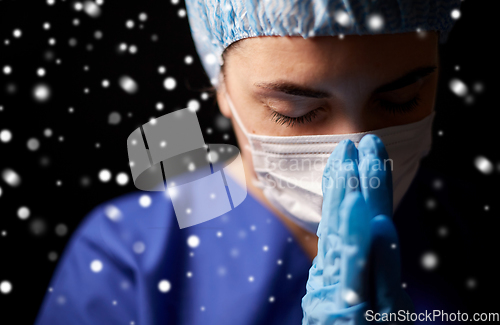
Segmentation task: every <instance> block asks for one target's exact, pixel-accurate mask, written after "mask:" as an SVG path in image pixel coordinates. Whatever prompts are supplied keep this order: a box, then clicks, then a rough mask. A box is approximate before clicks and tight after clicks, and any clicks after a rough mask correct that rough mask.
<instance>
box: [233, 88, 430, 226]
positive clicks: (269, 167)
mask: <svg viewBox="0 0 500 325" xmlns="http://www.w3.org/2000/svg"><path fill="white" fill-rule="evenodd" d="M226 98H227V101H228V103H229V107H230V108H231V111H232V113H233V116H234V118H235V120H236V122H237V123H238V125H239V126H240V128H241V130H242V131H243V133H244V134H245V136H246V137H247V138H248V142H249V144H250V148H248V149H249V150H250V151H251V154H252V159H253V167H254V170H255V173H256V174H257V177H258V180H257V182H256V185H257V186H258V187H260V188H262V190H263V192H264V195H265V196H266V198H267V199H268V200H269V201H270V202H271V204H273V205H274V206H275V207H276V208H277V209H278V210H280V211H281V212H282V213H283V214H284V215H286V216H287V217H288V218H290V219H291V220H292V221H294V222H295V223H297V224H298V225H300V226H301V227H303V228H305V229H307V230H308V231H310V232H312V233H316V230H317V227H318V224H319V221H320V220H321V207H322V203H323V192H322V187H321V184H322V176H323V170H324V169H325V166H326V162H327V160H328V157H329V156H330V154H331V153H332V152H333V150H334V149H335V147H336V146H337V144H338V143H339V142H341V141H342V140H344V139H350V140H351V141H352V142H354V144H355V146H356V147H357V146H358V143H359V141H360V140H361V138H362V137H363V136H364V135H365V134H368V133H370V134H375V135H377V136H378V137H379V138H380V139H381V140H382V142H383V143H384V145H385V148H386V150H387V153H388V155H389V159H390V160H392V166H389V168H388V169H390V167H392V183H393V211H396V209H397V207H398V205H399V202H400V201H401V199H402V198H403V196H404V194H405V193H406V191H407V190H408V188H409V186H410V184H411V182H412V181H413V178H414V177H415V174H416V172H417V170H418V167H419V165H420V160H421V159H422V158H423V157H425V156H426V155H427V154H428V153H429V151H430V148H431V142H432V122H433V120H434V116H435V112H434V111H433V112H432V113H431V114H430V115H429V116H427V117H425V118H424V119H422V120H420V121H418V122H415V123H410V124H404V125H398V126H394V127H388V128H384V129H379V130H374V131H368V132H361V133H352V134H327V135H306V136H266V135H255V134H250V133H249V132H247V130H246V128H245V126H244V125H243V123H242V122H241V119H240V118H239V116H238V113H237V112H236V109H235V108H234V106H233V103H232V101H231V99H230V98H229V95H228V94H227V93H226Z"/></svg>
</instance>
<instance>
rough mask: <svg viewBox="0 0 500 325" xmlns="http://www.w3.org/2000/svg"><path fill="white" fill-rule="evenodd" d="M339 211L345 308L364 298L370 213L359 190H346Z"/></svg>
mask: <svg viewBox="0 0 500 325" xmlns="http://www.w3.org/2000/svg"><path fill="white" fill-rule="evenodd" d="M339 214H340V229H339V233H340V237H341V238H342V251H341V258H340V290H339V294H340V297H339V299H340V303H341V305H342V306H344V307H346V308H347V307H350V306H353V305H357V304H359V303H361V302H362V301H365V300H366V298H367V294H368V292H367V284H368V283H367V276H368V274H367V264H368V256H369V250H370V219H371V216H370V214H369V211H368V206H367V205H366V202H365V199H364V198H363V195H362V194H361V192H353V193H349V194H346V196H345V198H344V200H343V202H342V204H341V205H340V213H339Z"/></svg>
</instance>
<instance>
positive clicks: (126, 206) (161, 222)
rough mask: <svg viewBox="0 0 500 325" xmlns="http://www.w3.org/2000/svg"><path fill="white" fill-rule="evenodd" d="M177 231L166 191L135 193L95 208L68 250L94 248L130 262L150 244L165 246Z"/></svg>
mask: <svg viewBox="0 0 500 325" xmlns="http://www.w3.org/2000/svg"><path fill="white" fill-rule="evenodd" d="M176 228H177V229H178V228H179V226H178V224H177V220H176V218H175V214H174V212H173V208H172V203H171V201H170V199H169V197H168V196H167V195H165V192H132V193H129V194H125V195H122V196H119V197H116V198H114V199H111V200H109V201H106V202H104V203H102V204H99V205H98V206H96V207H95V208H94V209H92V211H90V212H89V213H88V214H87V216H86V217H85V218H84V220H83V221H82V222H81V223H80V225H79V226H78V228H77V230H76V231H75V233H74V234H73V235H72V238H71V240H70V243H69V248H68V249H69V250H72V251H75V250H80V249H82V246H86V247H89V246H91V247H95V248H96V249H99V250H101V251H102V253H105V254H107V255H109V256H112V257H113V258H115V259H119V260H129V261H130V260H131V259H133V256H134V255H139V254H142V253H143V252H144V251H145V247H147V246H148V245H149V244H150V243H153V242H154V243H155V246H158V245H161V243H165V241H166V238H167V237H168V235H169V233H170V232H171V230H172V229H176ZM149 246H152V245H149Z"/></svg>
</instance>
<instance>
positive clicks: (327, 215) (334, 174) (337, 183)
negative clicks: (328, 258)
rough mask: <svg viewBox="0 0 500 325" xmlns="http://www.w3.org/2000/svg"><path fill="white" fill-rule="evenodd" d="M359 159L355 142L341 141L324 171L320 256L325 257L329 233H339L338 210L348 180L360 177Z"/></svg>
mask: <svg viewBox="0 0 500 325" xmlns="http://www.w3.org/2000/svg"><path fill="white" fill-rule="evenodd" d="M357 159H358V152H357V149H356V146H355V145H354V143H353V142H352V141H350V140H344V141H341V142H340V143H339V144H338V145H337V147H336V148H335V150H333V152H332V154H331V155H330V157H329V158H328V161H327V164H326V166H325V170H324V171H323V178H322V189H323V205H322V216H321V220H320V223H319V225H318V230H317V235H318V237H319V242H318V255H319V256H320V258H324V257H325V254H326V251H327V246H328V241H327V240H326V237H327V236H328V234H329V233H334V234H337V233H338V224H339V219H338V211H339V206H340V203H341V202H342V200H343V199H344V196H345V193H346V188H347V187H348V186H346V185H347V184H346V180H347V181H348V180H349V179H350V178H355V179H358V172H357V164H356V161H357ZM358 180H359V179H358ZM351 182H354V183H355V181H351ZM358 182H359V181H358Z"/></svg>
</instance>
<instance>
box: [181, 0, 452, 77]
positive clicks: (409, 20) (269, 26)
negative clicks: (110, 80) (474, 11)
mask: <svg viewBox="0 0 500 325" xmlns="http://www.w3.org/2000/svg"><path fill="white" fill-rule="evenodd" d="M460 2H461V1H460V0H378V1H374V0H288V1H283V0H186V9H187V13H188V18H189V24H190V27H191V33H192V37H193V40H194V43H195V46H196V49H197V51H198V54H199V56H200V59H201V61H202V64H203V66H204V68H205V71H206V72H207V75H208V76H209V78H210V81H211V83H212V85H214V86H217V83H218V75H219V72H220V66H221V65H222V63H223V61H222V53H223V51H224V50H225V49H226V48H227V47H228V46H229V45H230V44H232V43H234V42H236V41H238V40H241V39H244V38H248V37H257V36H302V37H304V38H308V37H313V36H335V35H341V34H342V35H366V34H392V33H404V32H415V31H439V33H440V43H445V42H446V40H447V39H448V34H449V32H450V30H451V28H452V27H453V25H454V22H455V19H453V18H452V16H451V12H452V11H453V10H455V9H459V8H460Z"/></svg>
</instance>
